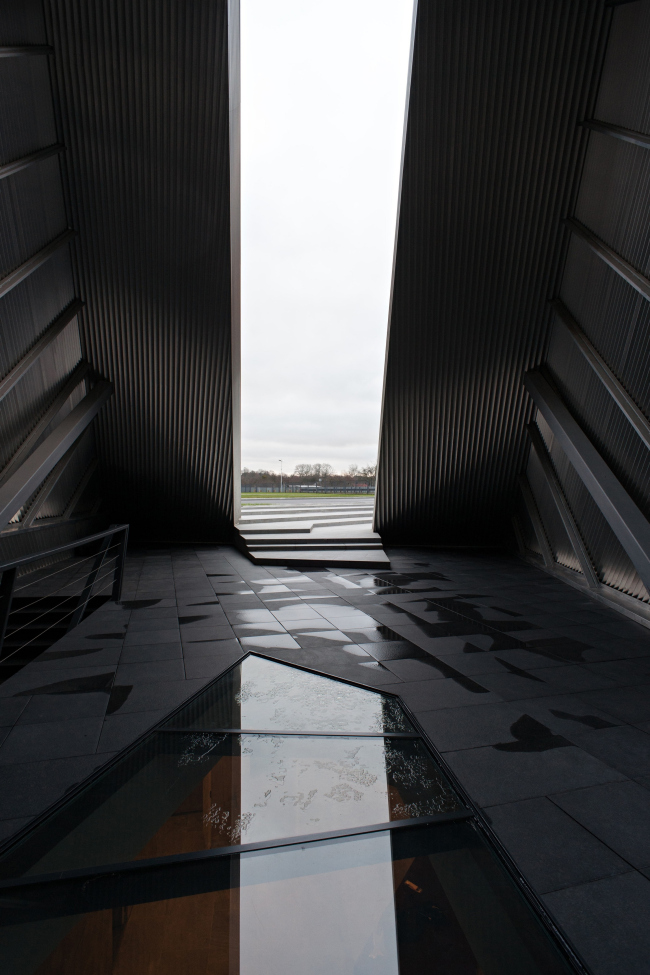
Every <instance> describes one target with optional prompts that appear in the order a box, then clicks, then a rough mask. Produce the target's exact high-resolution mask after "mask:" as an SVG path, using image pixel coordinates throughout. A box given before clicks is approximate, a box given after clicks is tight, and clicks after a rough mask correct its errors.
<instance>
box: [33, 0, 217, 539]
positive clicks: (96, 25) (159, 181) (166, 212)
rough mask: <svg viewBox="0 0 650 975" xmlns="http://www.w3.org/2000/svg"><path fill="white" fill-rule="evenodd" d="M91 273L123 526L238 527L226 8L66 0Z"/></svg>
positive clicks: (82, 258) (105, 432)
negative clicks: (109, 391) (108, 384)
mask: <svg viewBox="0 0 650 975" xmlns="http://www.w3.org/2000/svg"><path fill="white" fill-rule="evenodd" d="M48 10H49V17H50V22H49V33H50V42H51V43H52V44H53V46H54V48H55V51H56V57H55V59H54V63H55V70H56V78H57V84H58V98H59V102H60V117H61V125H62V132H61V141H63V142H64V143H65V144H66V145H67V147H68V149H67V152H66V156H65V166H66V167H67V180H68V183H67V185H68V190H69V199H70V206H71V213H72V218H73V223H74V226H75V228H76V229H78V231H79V237H78V239H77V241H76V242H75V245H74V253H75V255H76V271H77V274H78V283H79V289H80V293H81V297H83V298H84V299H85V300H86V302H87V305H86V309H85V310H84V313H83V335H84V339H85V345H86V351H87V355H88V357H89V359H90V361H91V362H92V364H93V365H94V366H95V367H96V368H97V369H98V370H99V371H100V372H101V373H102V374H103V375H105V376H107V377H108V378H109V379H110V380H111V381H112V382H113V383H114V384H115V395H114V397H113V400H112V402H111V403H110V404H109V406H108V407H107V409H106V410H105V412H104V414H103V416H100V418H99V421H98V438H99V439H98V442H99V450H100V459H101V463H102V471H103V476H104V478H105V480H106V483H107V484H108V485H109V487H110V494H111V497H112V498H113V502H114V511H113V515H114V517H115V518H116V520H119V521H129V522H131V525H132V528H133V530H134V531H135V533H136V534H141V535H142V534H145V535H148V536H149V537H153V538H158V539H186V540H188V539H194V540H205V541H208V540H218V539H223V538H225V537H227V536H228V534H229V532H230V526H231V525H232V517H233V503H232V409H231V365H230V355H231V342H230V327H231V323H230V245H229V233H230V228H229V220H230V209H229V157H228V153H229V141H228V125H229V118H228V49H227V13H226V2H225V0H167V2H164V3H151V2H149V0H113V2H111V3H108V4H107V3H106V2H105V0H51V2H50V3H49V4H48Z"/></svg>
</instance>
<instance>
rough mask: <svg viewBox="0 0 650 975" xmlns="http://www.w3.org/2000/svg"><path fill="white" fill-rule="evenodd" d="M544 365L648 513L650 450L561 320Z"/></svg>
mask: <svg viewBox="0 0 650 975" xmlns="http://www.w3.org/2000/svg"><path fill="white" fill-rule="evenodd" d="M601 264H602V262H601ZM604 266H605V265H603V267H604ZM548 368H549V373H550V375H551V376H552V378H553V380H554V383H555V385H556V387H557V389H558V390H559V392H560V394H561V396H562V399H563V400H564V402H565V403H566V405H567V406H568V407H569V409H570V410H571V412H572V413H573V415H574V416H575V418H576V419H577V420H579V422H580V425H581V426H582V428H583V430H584V431H585V433H587V434H588V436H589V438H590V440H591V442H592V443H593V444H594V446H595V447H596V448H597V449H598V451H599V453H600V454H601V455H602V456H603V457H604V459H605V460H606V461H607V463H608V465H609V466H610V467H611V469H612V470H613V471H614V473H615V474H616V476H617V477H618V479H619V480H620V482H621V483H622V484H623V486H624V487H625V489H626V490H627V491H628V493H629V494H630V495H631V496H632V498H633V499H634V501H635V502H636V503H637V505H638V506H639V507H640V508H641V510H642V511H643V513H644V514H645V516H646V518H649V519H650V451H648V448H647V447H646V445H645V444H644V443H643V441H642V440H641V438H640V437H639V436H638V434H637V433H636V431H635V430H634V428H633V427H632V425H631V424H630V422H629V421H628V420H627V419H626V417H625V416H624V414H623V413H622V411H621V410H620V409H619V408H618V406H617V405H616V403H615V402H614V400H613V399H612V397H611V396H610V395H609V393H608V391H607V389H606V388H605V387H604V386H603V384H602V383H601V382H600V380H599V379H598V377H597V376H596V374H595V373H594V371H593V369H592V368H591V367H590V366H589V364H588V363H587V361H586V359H585V358H584V357H583V355H582V354H581V352H580V351H579V350H578V348H577V346H576V345H575V343H574V342H573V340H572V338H571V337H570V335H569V334H568V333H567V331H566V330H565V329H563V328H562V326H561V325H558V326H557V327H556V328H555V329H554V330H553V337H552V340H551V344H550V348H549V354H548ZM646 385H647V380H646Z"/></svg>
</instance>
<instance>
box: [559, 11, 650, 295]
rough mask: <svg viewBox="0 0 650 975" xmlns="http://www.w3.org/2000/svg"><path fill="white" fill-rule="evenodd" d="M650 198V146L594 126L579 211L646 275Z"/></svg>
mask: <svg viewBox="0 0 650 975" xmlns="http://www.w3.org/2000/svg"><path fill="white" fill-rule="evenodd" d="M637 2H638V0H637ZM649 54H650V52H649ZM649 204H650V152H649V151H648V149H646V148H644V147H642V146H635V145H632V144H631V143H629V142H622V141H621V140H620V139H613V138H612V137H611V136H609V135H605V134H604V133H602V132H591V133H590V135H589V148H588V150H587V157H586V160H585V166H584V171H583V177H582V182H581V184H580V196H579V199H578V203H577V206H576V210H575V215H576V217H577V219H578V220H579V221H580V222H581V223H583V224H584V225H585V226H587V227H589V229H590V230H592V231H593V232H594V233H595V234H597V236H598V237H600V238H601V240H604V241H605V242H606V243H607V244H609V246H610V247H612V248H613V249H614V250H615V251H616V253H617V254H620V256H621V257H623V258H625V260H626V261H629V263H630V264H632V266H633V267H635V268H636V269H637V270H638V271H641V272H642V273H643V274H645V275H646V276H647V275H648V270H649V269H650V235H649V234H648V209H649Z"/></svg>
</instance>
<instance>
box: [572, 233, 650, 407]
mask: <svg viewBox="0 0 650 975" xmlns="http://www.w3.org/2000/svg"><path fill="white" fill-rule="evenodd" d="M560 294H561V297H562V300H563V302H564V304H565V305H566V306H567V307H568V309H569V311H570V312H571V314H572V315H573V317H574V318H575V319H576V321H577V322H578V324H579V325H580V327H581V329H582V331H583V332H584V333H585V335H586V336H587V338H588V339H589V340H590V341H591V343H592V344H593V345H594V346H595V348H596V349H597V350H598V352H599V353H600V354H601V356H602V357H603V358H604V359H605V361H606V362H607V364H608V365H609V367H610V369H611V370H612V371H613V372H614V374H615V375H616V376H617V378H618V379H619V380H620V381H621V383H622V384H623V386H624V387H625V388H626V389H627V391H628V392H629V394H630V395H631V396H632V398H633V399H634V400H635V401H636V403H637V404H638V406H640V407H641V409H642V410H643V411H644V412H645V414H646V415H647V416H650V384H648V375H649V374H650V302H649V301H647V300H646V299H645V298H643V297H642V296H641V295H640V294H639V293H638V292H637V291H635V289H634V288H631V287H630V285H629V284H627V282H626V281H624V280H623V279H622V278H621V277H620V276H619V275H618V274H617V273H616V272H615V271H613V270H612V269H611V268H610V267H608V266H607V265H606V264H605V263H604V262H603V261H601V259H600V258H599V257H597V256H596V254H594V253H593V251H592V250H591V249H590V248H589V247H588V246H587V244H585V243H584V241H582V240H579V239H578V238H576V237H573V238H572V240H571V245H570V247H569V253H568V257H567V264H566V270H565V273H564V278H563V280H562V288H561V292H560Z"/></svg>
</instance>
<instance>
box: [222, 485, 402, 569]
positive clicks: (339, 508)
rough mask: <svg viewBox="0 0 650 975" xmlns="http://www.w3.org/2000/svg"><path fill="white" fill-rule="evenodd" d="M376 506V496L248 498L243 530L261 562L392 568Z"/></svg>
mask: <svg viewBox="0 0 650 975" xmlns="http://www.w3.org/2000/svg"><path fill="white" fill-rule="evenodd" d="M374 507H375V499H374V496H373V497H363V496H357V497H354V498H318V497H314V496H308V495H306V496H301V495H296V497H295V499H294V498H278V499H276V500H273V501H271V500H263V499H259V500H258V499H251V500H249V499H247V500H244V501H242V516H241V520H240V522H239V524H238V526H237V529H238V531H239V536H240V539H241V543H242V549H243V551H244V552H245V553H246V555H248V557H249V559H250V560H251V562H255V564H256V565H284V566H292V565H293V566H297V565H300V566H309V567H316V568H320V567H321V566H323V565H327V566H335V567H339V568H345V567H346V566H349V567H350V568H365V569H390V561H389V559H388V556H387V555H386V553H385V552H384V549H383V545H382V541H381V538H380V536H379V535H377V534H376V532H373V530H372V518H373V512H374Z"/></svg>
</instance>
